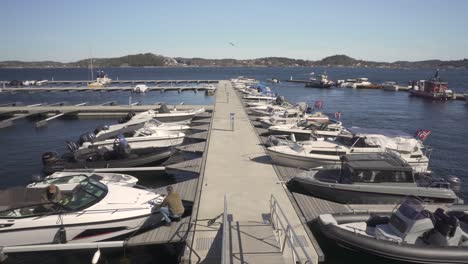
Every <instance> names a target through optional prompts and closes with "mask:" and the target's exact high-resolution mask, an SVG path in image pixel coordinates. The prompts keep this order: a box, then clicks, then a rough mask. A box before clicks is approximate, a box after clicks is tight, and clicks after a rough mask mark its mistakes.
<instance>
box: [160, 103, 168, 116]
mask: <svg viewBox="0 0 468 264" xmlns="http://www.w3.org/2000/svg"><path fill="white" fill-rule="evenodd" d="M158 112H159V113H161V114H166V113H170V112H171V111H169V108H167V105H165V104H161V106H160V107H159V111H158Z"/></svg>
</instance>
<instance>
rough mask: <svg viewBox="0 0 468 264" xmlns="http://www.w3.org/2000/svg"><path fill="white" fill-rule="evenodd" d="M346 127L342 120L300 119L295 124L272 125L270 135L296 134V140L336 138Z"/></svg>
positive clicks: (269, 130) (269, 129)
mask: <svg viewBox="0 0 468 264" xmlns="http://www.w3.org/2000/svg"><path fill="white" fill-rule="evenodd" d="M343 129H344V127H343V124H342V123H341V122H340V121H336V120H327V121H326V122H314V121H307V120H303V121H299V122H297V123H295V124H284V125H276V126H270V127H269V128H268V132H269V133H270V135H290V134H294V136H295V138H296V140H299V141H301V140H310V137H311V136H312V137H316V138H325V139H327V138H332V139H334V138H336V137H337V136H338V135H339V134H340V133H341V132H342V131H343Z"/></svg>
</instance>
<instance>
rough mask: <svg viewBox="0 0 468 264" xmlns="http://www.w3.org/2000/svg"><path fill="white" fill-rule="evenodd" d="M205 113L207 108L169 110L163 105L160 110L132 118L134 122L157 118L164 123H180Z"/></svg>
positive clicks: (139, 114) (146, 112)
mask: <svg viewBox="0 0 468 264" xmlns="http://www.w3.org/2000/svg"><path fill="white" fill-rule="evenodd" d="M203 112H205V108H203V107H202V108H199V109H193V110H177V109H175V108H174V109H172V110H169V109H168V108H167V106H166V105H165V104H161V106H160V108H159V109H158V110H157V111H155V110H148V111H145V112H141V113H138V114H136V115H135V116H134V117H132V120H135V119H140V118H147V117H151V118H155V119H157V120H159V121H161V122H163V123H174V122H177V123H180V122H190V121H191V120H192V118H193V117H194V116H195V115H198V114H201V113H203Z"/></svg>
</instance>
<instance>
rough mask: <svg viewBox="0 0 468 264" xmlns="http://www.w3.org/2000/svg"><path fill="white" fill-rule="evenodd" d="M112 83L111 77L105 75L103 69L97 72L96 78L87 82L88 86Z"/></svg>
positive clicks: (95, 86) (93, 86) (97, 86)
mask: <svg viewBox="0 0 468 264" xmlns="http://www.w3.org/2000/svg"><path fill="white" fill-rule="evenodd" d="M90 70H91V72H92V71H93V69H92V66H91V68H90ZM110 83H112V79H111V78H109V77H108V76H107V74H106V73H105V72H104V71H98V72H97V78H96V80H95V81H94V82H91V83H89V84H88V87H89V88H102V87H104V86H106V85H109V84H110Z"/></svg>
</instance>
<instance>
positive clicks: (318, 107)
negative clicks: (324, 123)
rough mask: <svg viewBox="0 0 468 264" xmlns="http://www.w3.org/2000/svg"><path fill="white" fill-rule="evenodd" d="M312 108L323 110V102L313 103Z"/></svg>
mask: <svg viewBox="0 0 468 264" xmlns="http://www.w3.org/2000/svg"><path fill="white" fill-rule="evenodd" d="M314 108H317V109H322V108H323V101H322V100H318V101H315V104H314Z"/></svg>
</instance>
